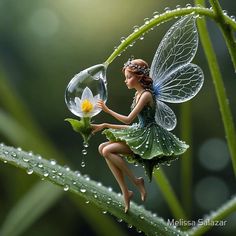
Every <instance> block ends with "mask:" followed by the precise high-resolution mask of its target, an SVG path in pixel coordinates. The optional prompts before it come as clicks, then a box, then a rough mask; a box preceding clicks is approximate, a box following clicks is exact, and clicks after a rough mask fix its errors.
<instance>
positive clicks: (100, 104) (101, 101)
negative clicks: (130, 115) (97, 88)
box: [97, 99, 110, 113]
mask: <svg viewBox="0 0 236 236" xmlns="http://www.w3.org/2000/svg"><path fill="white" fill-rule="evenodd" d="M97 106H98V107H99V108H100V109H102V110H103V111H104V112H106V113H109V111H110V109H109V108H108V107H107V106H106V104H105V103H104V101H103V100H101V99H100V100H98V102H97Z"/></svg>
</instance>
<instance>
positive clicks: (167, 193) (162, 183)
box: [154, 168, 187, 219]
mask: <svg viewBox="0 0 236 236" xmlns="http://www.w3.org/2000/svg"><path fill="white" fill-rule="evenodd" d="M154 178H155V181H156V182H157V183H158V185H159V188H160V189H161V192H162V194H163V195H164V197H165V200H166V202H167V204H168V206H169V207H170V210H171V212H172V214H173V216H174V217H175V218H176V219H187V217H186V214H185V212H184V210H183V208H182V206H181V204H180V202H179V200H178V199H177V197H176V195H175V193H174V190H173V189H172V187H171V185H170V183H169V181H168V179H167V178H166V176H165V174H164V172H163V171H162V170H161V168H160V169H159V170H157V171H155V172H154Z"/></svg>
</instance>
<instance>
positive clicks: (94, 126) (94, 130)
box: [91, 124, 105, 134]
mask: <svg viewBox="0 0 236 236" xmlns="http://www.w3.org/2000/svg"><path fill="white" fill-rule="evenodd" d="M91 127H92V133H93V134H95V133H97V132H98V131H101V130H103V129H104V128H105V124H91Z"/></svg>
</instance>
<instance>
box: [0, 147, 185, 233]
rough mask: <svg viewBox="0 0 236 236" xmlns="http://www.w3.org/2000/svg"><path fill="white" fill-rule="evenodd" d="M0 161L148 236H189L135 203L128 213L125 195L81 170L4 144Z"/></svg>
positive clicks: (0, 148)
mask: <svg viewBox="0 0 236 236" xmlns="http://www.w3.org/2000/svg"><path fill="white" fill-rule="evenodd" d="M0 159H1V160H2V161H4V162H5V163H6V162H7V163H9V164H12V165H14V166H16V167H18V168H22V169H25V170H26V171H27V173H28V174H32V173H35V174H37V175H38V176H40V177H41V178H45V180H48V181H50V182H52V183H54V184H56V185H59V186H61V187H62V188H63V189H64V191H71V192H73V193H75V194H76V195H78V196H80V197H82V198H84V199H86V200H88V201H90V202H91V203H93V204H95V205H97V206H98V207H99V208H100V209H102V210H103V211H107V212H110V213H111V214H113V215H114V216H116V217H117V218H118V219H122V220H124V221H126V222H127V223H128V224H129V225H132V226H134V227H136V228H137V229H138V230H140V231H142V232H144V233H145V234H147V235H173V234H179V235H185V234H184V233H183V232H181V231H180V230H177V229H176V228H174V227H172V226H170V225H168V224H167V223H166V222H164V220H163V219H162V218H160V217H156V216H154V215H153V214H152V213H151V212H149V211H147V210H145V209H144V208H143V207H141V206H137V205H136V204H135V203H133V202H131V209H130V211H129V212H128V214H125V213H124V206H123V197H122V196H120V195H119V194H116V193H114V192H112V191H110V190H109V189H108V188H106V187H104V186H101V185H100V184H98V183H97V182H95V181H92V180H90V179H89V177H86V176H82V175H81V174H80V173H79V172H78V171H72V170H70V169H69V168H65V167H62V166H60V165H58V164H56V163H55V162H50V161H48V160H46V159H43V158H42V157H40V156H37V155H34V154H32V153H27V152H25V151H22V150H19V149H15V148H13V147H9V146H5V145H4V144H1V145H0Z"/></svg>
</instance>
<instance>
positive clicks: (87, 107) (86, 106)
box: [75, 87, 101, 117]
mask: <svg viewBox="0 0 236 236" xmlns="http://www.w3.org/2000/svg"><path fill="white" fill-rule="evenodd" d="M99 99H100V95H99V94H98V95H96V96H93V93H92V91H91V90H90V89H89V88H88V87H86V88H85V89H84V91H83V93H82V97H81V99H80V98H79V97H75V110H76V113H77V115H78V116H79V117H93V116H95V115H97V114H98V113H99V112H100V111H101V109H100V108H98V106H97V102H98V100H99Z"/></svg>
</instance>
